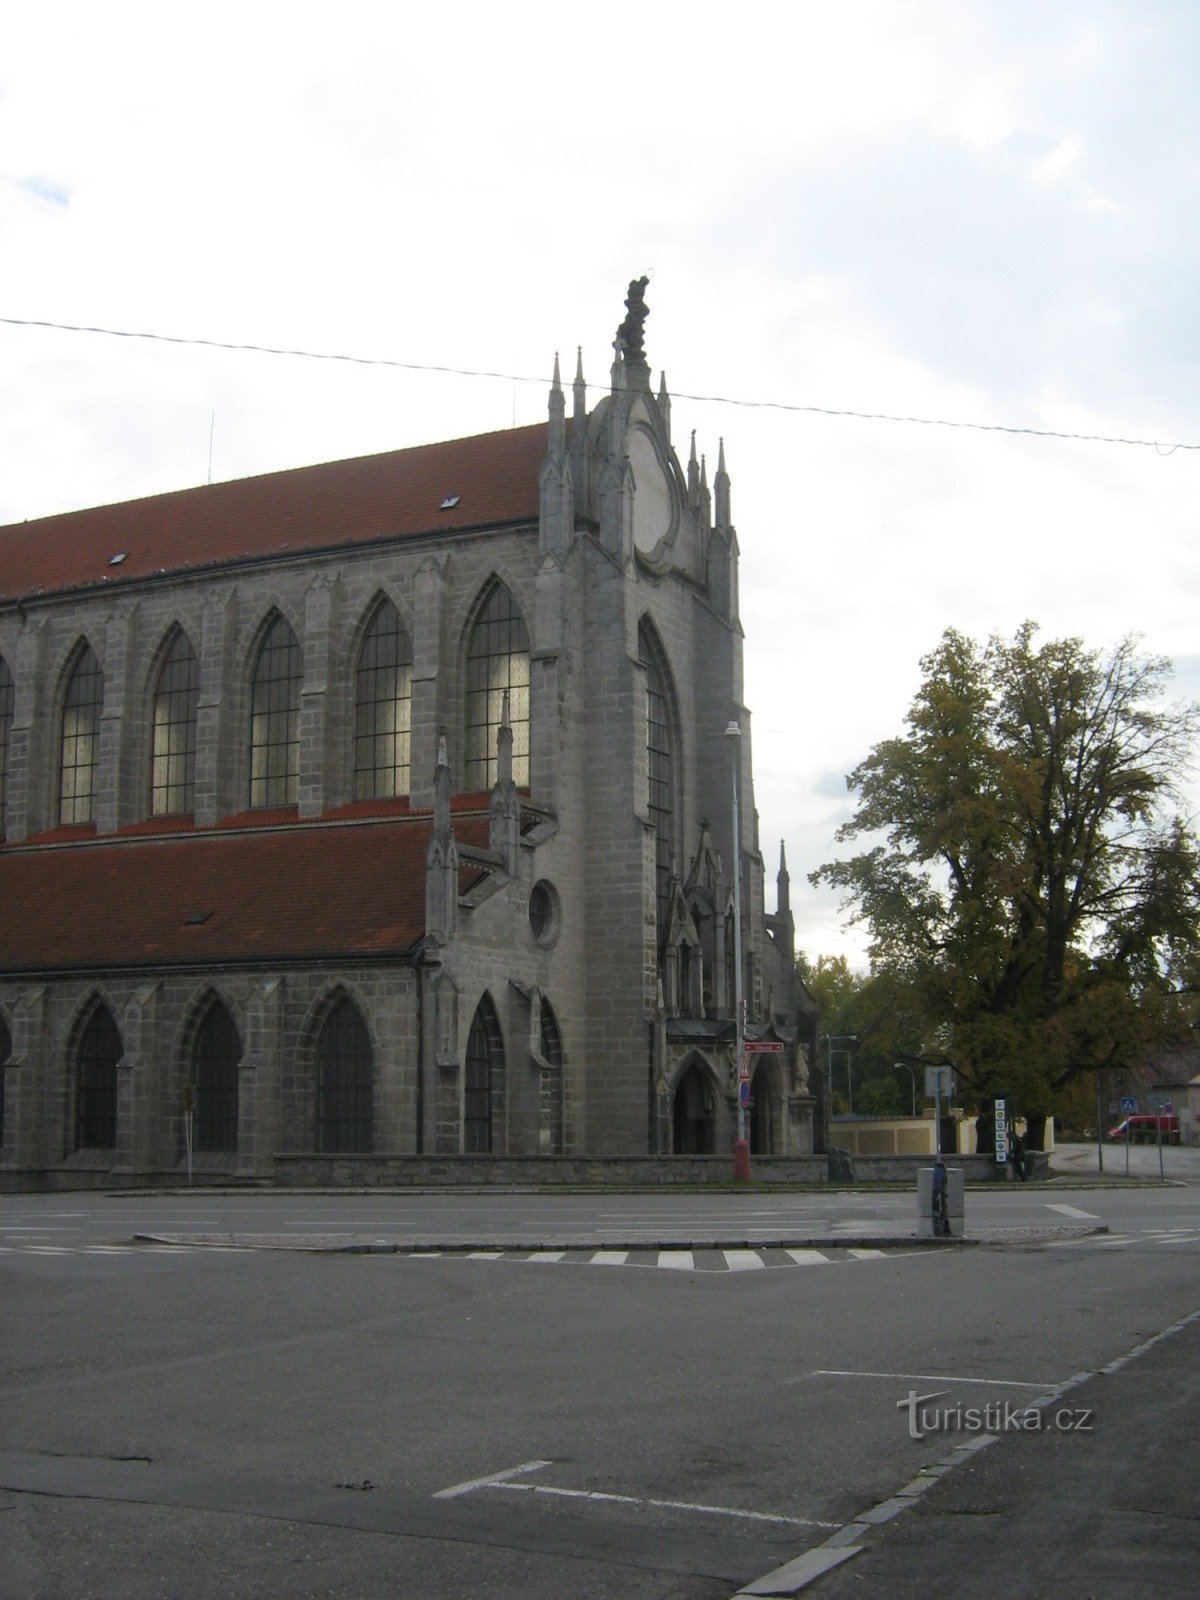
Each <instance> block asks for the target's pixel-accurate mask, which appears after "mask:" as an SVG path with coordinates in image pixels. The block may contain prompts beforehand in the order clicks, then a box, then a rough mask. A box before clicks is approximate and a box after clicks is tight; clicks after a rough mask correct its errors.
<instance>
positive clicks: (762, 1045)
mask: <svg viewBox="0 0 1200 1600" xmlns="http://www.w3.org/2000/svg"><path fill="white" fill-rule="evenodd" d="M742 1049H743V1050H744V1051H745V1052H746V1054H747V1055H763V1056H781V1055H782V1054H783V1046H782V1045H781V1044H780V1043H779V1041H778V1039H747V1040H746V1042H745V1044H743V1046H742Z"/></svg>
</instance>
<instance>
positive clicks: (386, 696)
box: [354, 600, 412, 800]
mask: <svg viewBox="0 0 1200 1600" xmlns="http://www.w3.org/2000/svg"><path fill="white" fill-rule="evenodd" d="M411 730H412V646H411V645H410V644H409V642H408V634H407V633H405V631H404V624H403V623H402V622H401V621H400V613H399V612H398V611H397V610H396V608H395V606H394V605H393V604H392V602H391V601H390V600H382V601H380V603H379V605H378V606H377V607H376V608H375V614H374V616H373V617H372V618H371V621H370V624H369V626H368V628H367V631H366V633H365V634H364V636H363V642H362V649H361V650H360V651H359V653H358V670H357V673H356V675H355V692H354V798H355V799H356V800H379V799H388V798H391V797H392V796H393V795H404V794H407V793H408V791H409V751H410V735H411Z"/></svg>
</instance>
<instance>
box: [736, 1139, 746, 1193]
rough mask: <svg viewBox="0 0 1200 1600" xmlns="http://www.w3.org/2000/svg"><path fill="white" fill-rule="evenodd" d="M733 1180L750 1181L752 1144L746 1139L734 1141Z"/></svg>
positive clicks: (738, 1181) (737, 1181)
mask: <svg viewBox="0 0 1200 1600" xmlns="http://www.w3.org/2000/svg"><path fill="white" fill-rule="evenodd" d="M733 1181H734V1183H749V1182H750V1146H749V1144H748V1142H747V1141H746V1140H745V1139H735V1140H734V1141H733Z"/></svg>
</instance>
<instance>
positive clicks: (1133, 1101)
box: [1121, 1094, 1137, 1116]
mask: <svg viewBox="0 0 1200 1600" xmlns="http://www.w3.org/2000/svg"><path fill="white" fill-rule="evenodd" d="M1121 1110H1122V1112H1123V1113H1124V1114H1125V1115H1126V1116H1128V1114H1129V1113H1130V1112H1131V1111H1136V1110H1137V1096H1136V1095H1132V1094H1123V1095H1122V1096H1121Z"/></svg>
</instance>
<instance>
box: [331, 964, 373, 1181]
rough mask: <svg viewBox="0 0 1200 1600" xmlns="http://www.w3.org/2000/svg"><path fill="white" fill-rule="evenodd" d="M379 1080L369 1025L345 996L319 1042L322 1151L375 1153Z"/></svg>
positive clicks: (335, 1007) (354, 1153)
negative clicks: (376, 1095) (375, 1097)
mask: <svg viewBox="0 0 1200 1600" xmlns="http://www.w3.org/2000/svg"><path fill="white" fill-rule="evenodd" d="M374 1077H375V1063H374V1057H373V1053H372V1050H371V1038H370V1035H369V1034H368V1032H367V1025H366V1023H365V1022H364V1021H363V1019H362V1017H361V1015H360V1014H359V1010H358V1007H357V1006H356V1005H355V1004H354V1002H353V1001H352V1000H350V999H348V998H347V997H346V996H345V995H343V996H342V998H341V999H340V1000H338V1001H337V1003H336V1004H335V1005H334V1007H333V1009H332V1010H331V1011H330V1012H329V1015H328V1016H327V1017H326V1018H325V1021H324V1022H323V1023H322V1025H321V1031H320V1034H319V1035H318V1038H317V1149H318V1150H319V1151H321V1152H322V1153H323V1154H336V1153H346V1154H352V1155H369V1154H370V1153H371V1149H372V1146H373V1143H374V1137H373V1135H374V1126H373V1125H374V1115H373V1112H374V1104H373V1102H374Z"/></svg>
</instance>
